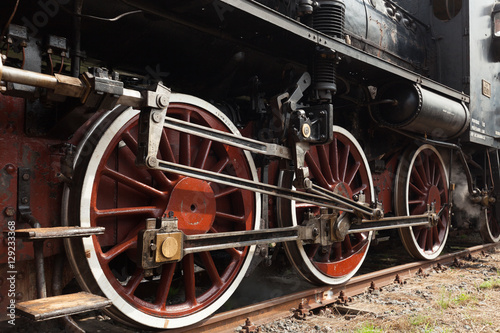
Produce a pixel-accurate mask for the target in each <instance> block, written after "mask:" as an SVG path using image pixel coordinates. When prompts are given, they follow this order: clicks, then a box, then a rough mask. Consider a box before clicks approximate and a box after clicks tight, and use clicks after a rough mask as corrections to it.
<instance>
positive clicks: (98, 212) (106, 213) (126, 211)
mask: <svg viewBox="0 0 500 333" xmlns="http://www.w3.org/2000/svg"><path fill="white" fill-rule="evenodd" d="M94 215H95V218H96V219H100V218H108V217H123V216H137V215H138V216H145V217H155V216H158V215H161V209H159V208H157V207H153V206H144V207H126V208H111V209H95V210H94Z"/></svg>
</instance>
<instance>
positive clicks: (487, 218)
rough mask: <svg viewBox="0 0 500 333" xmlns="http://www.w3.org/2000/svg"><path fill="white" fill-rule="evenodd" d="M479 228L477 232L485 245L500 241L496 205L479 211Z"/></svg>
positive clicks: (499, 225) (499, 226)
mask: <svg viewBox="0 0 500 333" xmlns="http://www.w3.org/2000/svg"><path fill="white" fill-rule="evenodd" d="M480 219H481V226H480V229H479V232H480V233H481V237H482V239H483V241H484V242H486V243H498V242H499V241H500V224H499V222H498V219H497V213H496V205H490V206H488V207H486V208H483V210H482V211H481V216H480Z"/></svg>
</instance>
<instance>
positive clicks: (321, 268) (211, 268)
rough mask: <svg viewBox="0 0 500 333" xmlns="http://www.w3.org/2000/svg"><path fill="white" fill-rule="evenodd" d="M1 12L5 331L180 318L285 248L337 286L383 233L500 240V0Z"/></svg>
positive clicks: (219, 299)
mask: <svg viewBox="0 0 500 333" xmlns="http://www.w3.org/2000/svg"><path fill="white" fill-rule="evenodd" d="M1 7H2V11H1V13H0V20H1V21H0V22H1V28H2V29H3V30H2V32H1V36H0V40H1V44H0V47H1V51H2V61H0V78H1V79H0V80H1V92H2V94H1V95H0V162H1V163H0V168H1V171H0V184H1V188H0V202H1V204H2V207H1V208H2V215H1V221H2V226H3V231H4V234H3V242H2V245H1V246H2V252H1V253H2V255H1V263H2V264H1V267H2V274H1V276H2V277H4V278H0V304H1V307H2V308H3V309H5V308H7V310H8V311H7V313H6V314H7V317H5V316H4V317H3V318H4V319H9V318H11V317H9V315H12V314H16V315H18V314H20V313H21V312H23V313H24V314H25V315H31V316H32V318H34V319H37V320H38V319H50V318H53V317H60V316H64V315H71V314H73V313H76V312H78V311H84V310H85V309H87V310H88V309H94V308H98V307H104V306H109V305H110V304H111V306H110V307H108V308H107V310H106V311H107V312H108V313H109V314H110V315H111V316H112V317H113V318H115V319H116V320H118V321H120V322H123V323H126V324H128V325H132V326H138V327H147V328H177V327H184V326H189V325H192V324H194V323H197V322H199V321H201V320H204V319H205V318H207V317H208V316H210V315H211V314H212V313H213V312H215V311H216V310H217V309H218V308H220V307H221V306H222V305H223V304H224V303H225V302H226V301H227V299H228V298H229V297H230V295H231V294H232V293H233V291H234V290H235V289H236V288H237V286H238V284H239V283H240V281H241V280H242V279H243V277H244V276H245V275H246V274H247V273H248V271H249V270H251V267H253V266H254V264H255V262H258V261H259V260H263V259H265V258H268V257H269V254H270V253H271V252H272V251H273V247H272V246H273V245H274V244H276V243H282V244H283V246H284V249H285V252H286V254H287V255H288V257H289V260H290V261H291V263H292V264H293V266H294V267H295V268H296V269H297V271H298V272H299V273H300V275H301V276H303V277H304V278H305V279H307V280H309V281H311V282H314V283H321V284H341V283H344V282H345V281H347V280H348V279H349V278H350V277H351V276H352V275H353V274H355V272H356V271H357V270H358V268H359V267H360V266H361V264H362V262H363V260H364V258H365V256H366V253H367V251H368V247H369V245H370V242H371V240H372V239H373V238H374V237H375V235H376V234H383V233H384V230H387V229H399V231H400V236H401V239H402V241H403V243H404V246H405V248H406V249H407V250H408V251H409V253H410V254H411V255H412V256H414V257H416V258H419V259H431V258H435V257H436V256H438V255H439V254H440V253H441V251H442V249H443V247H444V245H445V243H446V240H447V237H448V232H449V229H450V226H451V225H452V223H453V224H454V226H456V227H461V228H468V229H471V230H474V229H476V230H477V231H478V232H480V234H481V236H482V237H483V239H484V241H486V242H498V241H499V239H500V226H499V224H498V220H497V216H498V212H497V210H498V206H499V205H496V193H497V191H496V187H495V184H496V185H499V184H500V177H499V167H500V162H499V156H498V148H499V147H500V140H499V139H500V116H499V113H498V112H497V109H498V107H499V105H498V104H499V100H498V99H497V98H496V97H497V96H500V94H497V93H496V92H497V91H498V90H499V89H500V88H499V85H498V84H497V83H498V81H499V73H500V65H499V61H500V3H497V2H495V1H493V0H476V1H474V2H472V1H467V0H432V1H414V0H316V1H313V0H262V1H254V0H245V1H236V0H192V1H181V0H165V1H153V0H114V1H94V0H73V1H70V0H36V1H35V0H24V1H19V0H9V1H2V5H1ZM452 197H453V198H454V200H452ZM452 217H453V218H452ZM65 257H67V259H68V260H69V263H70V266H69V265H64V262H65V260H66V259H65ZM252 262H253V264H252V265H251V263H252ZM11 275H12V276H14V277H15V279H14V280H13V281H14V283H13V282H12V281H11V280H6V278H5V277H8V276H11ZM73 276H74V277H75V278H76V280H77V282H78V284H79V285H80V287H81V288H82V290H84V291H86V292H88V293H89V294H76V295H64V297H66V298H60V297H59V298H56V299H54V298H45V297H46V296H55V295H59V294H61V290H62V287H63V286H64V285H65V284H66V283H67V282H68V281H69V280H70V279H72V278H73ZM97 296H100V297H97ZM92 297H94V298H92ZM40 299H42V300H45V303H44V304H45V305H41V303H39V302H40ZM96 299H97V300H96ZM75 300H76V302H77V303H79V305H80V309H75V308H74V306H73V305H71V304H72V303H71V302H73V303H75ZM30 302H31V303H30ZM37 302H38V303H37ZM65 302H68V303H65ZM99 302H100V303H99ZM12 304H15V306H16V309H15V310H12V308H13V307H12ZM47 304H49V305H50V306H49V307H47ZM57 306H59V308H58V309H57V311H52V310H50V309H53V308H54V307H57ZM51 307H52V308H51ZM9 309H10V310H9ZM2 314H3V312H2Z"/></svg>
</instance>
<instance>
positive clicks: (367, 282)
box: [165, 243, 500, 333]
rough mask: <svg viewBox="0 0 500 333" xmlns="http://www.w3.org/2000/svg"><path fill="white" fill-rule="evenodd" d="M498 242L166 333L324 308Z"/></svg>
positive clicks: (209, 330) (214, 331)
mask: <svg viewBox="0 0 500 333" xmlns="http://www.w3.org/2000/svg"><path fill="white" fill-rule="evenodd" d="M499 246H500V243H496V244H485V245H478V246H474V247H470V248H467V249H465V250H462V251H458V252H454V253H449V254H445V255H442V256H439V257H438V258H436V259H434V260H429V261H418V262H413V263H408V264H404V265H400V266H395V267H391V268H387V269H383V270H380V271H376V272H372V273H368V274H364V275H359V276H355V277H353V278H352V279H350V280H349V281H348V282H347V283H346V284H343V285H339V286H319V287H316V288H311V289H308V290H304V291H300V292H297V293H293V294H290V295H285V296H282V297H279V298H274V299H271V300H268V301H264V302H260V303H257V304H252V305H249V306H246V307H243V308H239V309H235V310H230V311H227V312H223V313H219V314H216V315H214V316H212V317H210V318H208V319H206V320H205V321H203V322H201V323H198V324H195V325H192V326H189V327H185V328H182V329H178V330H173V331H171V330H169V331H165V333H167V332H169V333H172V332H176V333H181V332H190V333H196V332H206V333H225V332H228V333H229V332H231V333H233V332H234V330H235V329H236V328H237V327H238V326H242V325H244V324H245V320H246V319H247V318H249V319H250V321H251V322H252V323H253V324H254V325H261V324H265V323H268V322H270V321H273V320H277V319H281V318H285V317H289V316H292V314H293V313H292V309H298V308H299V305H300V304H301V305H302V307H303V308H305V309H306V310H314V309H317V308H321V307H324V306H327V305H330V304H334V303H336V302H337V301H338V300H341V299H345V298H346V297H352V296H355V295H358V294H361V293H363V292H365V291H366V290H368V289H369V288H370V287H375V288H380V287H383V286H387V285H389V284H392V283H395V282H398V281H400V282H402V281H404V279H406V278H410V277H413V276H415V275H416V274H417V273H418V272H419V271H421V270H422V271H423V270H426V269H429V268H431V267H433V266H436V265H437V264H441V265H444V264H451V263H453V262H454V260H455V259H459V258H463V257H466V256H469V255H476V254H479V253H482V252H485V251H490V250H493V249H495V248H497V247H499Z"/></svg>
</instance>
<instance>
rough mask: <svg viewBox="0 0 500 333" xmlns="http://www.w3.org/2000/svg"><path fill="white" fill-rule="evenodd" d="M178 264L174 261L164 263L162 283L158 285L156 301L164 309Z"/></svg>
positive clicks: (158, 306)
mask: <svg viewBox="0 0 500 333" xmlns="http://www.w3.org/2000/svg"><path fill="white" fill-rule="evenodd" d="M176 266H177V263H175V262H174V263H170V264H166V265H163V267H162V271H161V278H160V285H159V286H158V290H157V292H156V299H155V302H154V304H155V306H156V308H160V309H162V310H164V309H165V307H166V303H167V298H168V292H169V291H170V286H171V285H172V280H173V278H174V273H175V268H176Z"/></svg>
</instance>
